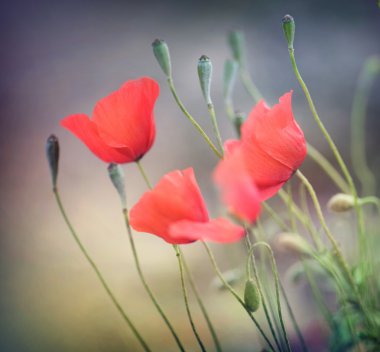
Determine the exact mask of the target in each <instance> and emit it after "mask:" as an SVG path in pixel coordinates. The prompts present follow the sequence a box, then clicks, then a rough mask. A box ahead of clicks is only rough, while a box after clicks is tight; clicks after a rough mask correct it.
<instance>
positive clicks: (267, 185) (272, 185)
mask: <svg viewBox="0 0 380 352" xmlns="http://www.w3.org/2000/svg"><path fill="white" fill-rule="evenodd" d="M291 97H292V92H289V93H286V94H284V95H283V96H282V97H281V98H280V100H279V103H278V104H277V105H275V106H273V108H270V107H268V106H267V105H266V103H265V102H264V101H263V100H262V101H260V102H259V103H258V104H257V105H256V106H255V107H254V108H253V110H252V111H251V113H250V114H249V116H248V118H247V120H246V121H245V122H244V124H243V125H242V129H241V140H240V141H239V140H230V141H227V142H226V143H225V150H226V157H225V159H224V160H222V161H221V162H220V163H219V165H218V167H217V168H216V171H215V173H214V179H215V182H216V183H217V184H218V185H220V187H221V190H222V192H223V194H224V200H225V202H226V203H227V204H228V205H229V206H230V207H231V208H232V211H235V212H236V214H237V215H238V216H241V217H243V218H245V219H247V220H249V221H253V220H254V219H255V214H257V211H255V209H257V206H255V204H256V203H257V198H259V201H260V200H261V201H263V200H266V199H268V198H270V197H272V196H273V195H274V194H276V192H277V191H278V190H279V189H280V188H281V187H282V186H283V185H284V183H285V182H286V181H288V180H289V178H290V177H291V176H292V175H293V173H294V172H295V171H296V170H297V169H298V168H299V167H300V166H301V164H302V162H303V160H304V159H305V157H306V152H307V151H306V141H305V137H304V134H303V132H302V130H301V128H300V127H299V126H298V124H297V122H296V121H295V120H294V116H293V113H292V106H291ZM244 189H245V190H246V191H245V192H244ZM255 189H256V190H255ZM253 198H255V199H256V200H254V199H253ZM239 199H240V201H239ZM239 203H243V204H244V205H241V204H240V205H239ZM238 206H239V207H240V211H239V209H237V207H238ZM243 207H245V208H246V209H245V210H244V209H242V208H243ZM250 207H253V209H250ZM256 216H257V215H256Z"/></svg>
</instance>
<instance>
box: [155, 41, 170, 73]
mask: <svg viewBox="0 0 380 352" xmlns="http://www.w3.org/2000/svg"><path fill="white" fill-rule="evenodd" d="M152 47H153V53H154V56H155V57H156V59H157V61H158V63H159V64H160V66H161V69H162V71H164V73H165V75H166V76H167V77H171V76H172V64H171V60H170V53H169V47H168V45H167V44H166V43H165V42H164V41H163V40H161V39H156V40H155V41H154V42H153V43H152Z"/></svg>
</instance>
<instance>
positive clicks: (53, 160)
mask: <svg viewBox="0 0 380 352" xmlns="http://www.w3.org/2000/svg"><path fill="white" fill-rule="evenodd" d="M46 157H47V160H48V163H49V168H50V174H51V180H52V183H53V189H55V188H56V187H57V176H58V162H59V142H58V138H57V137H56V136H55V135H54V134H52V135H50V136H49V138H48V139H47V142H46Z"/></svg>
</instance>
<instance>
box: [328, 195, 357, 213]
mask: <svg viewBox="0 0 380 352" xmlns="http://www.w3.org/2000/svg"><path fill="white" fill-rule="evenodd" d="M354 205H355V202H354V197H353V196H352V195H350V194H345V193H338V194H335V195H334V196H332V197H331V198H330V200H329V201H328V203H327V207H328V208H329V209H330V210H331V211H333V212H336V213H343V212H345V211H348V210H351V209H352V208H353V207H354Z"/></svg>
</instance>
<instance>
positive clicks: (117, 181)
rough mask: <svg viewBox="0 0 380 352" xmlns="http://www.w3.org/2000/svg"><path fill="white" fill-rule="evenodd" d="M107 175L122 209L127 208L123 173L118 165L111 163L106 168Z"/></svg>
mask: <svg viewBox="0 0 380 352" xmlns="http://www.w3.org/2000/svg"><path fill="white" fill-rule="evenodd" d="M108 175H109V177H110V179H111V181H112V184H113V185H114V186H115V188H116V191H117V193H118V194H119V197H120V200H121V205H122V207H123V209H125V208H126V207H127V200H126V199H127V198H126V195H125V184H124V172H123V169H122V168H121V166H120V165H118V164H114V163H111V164H109V166H108Z"/></svg>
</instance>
